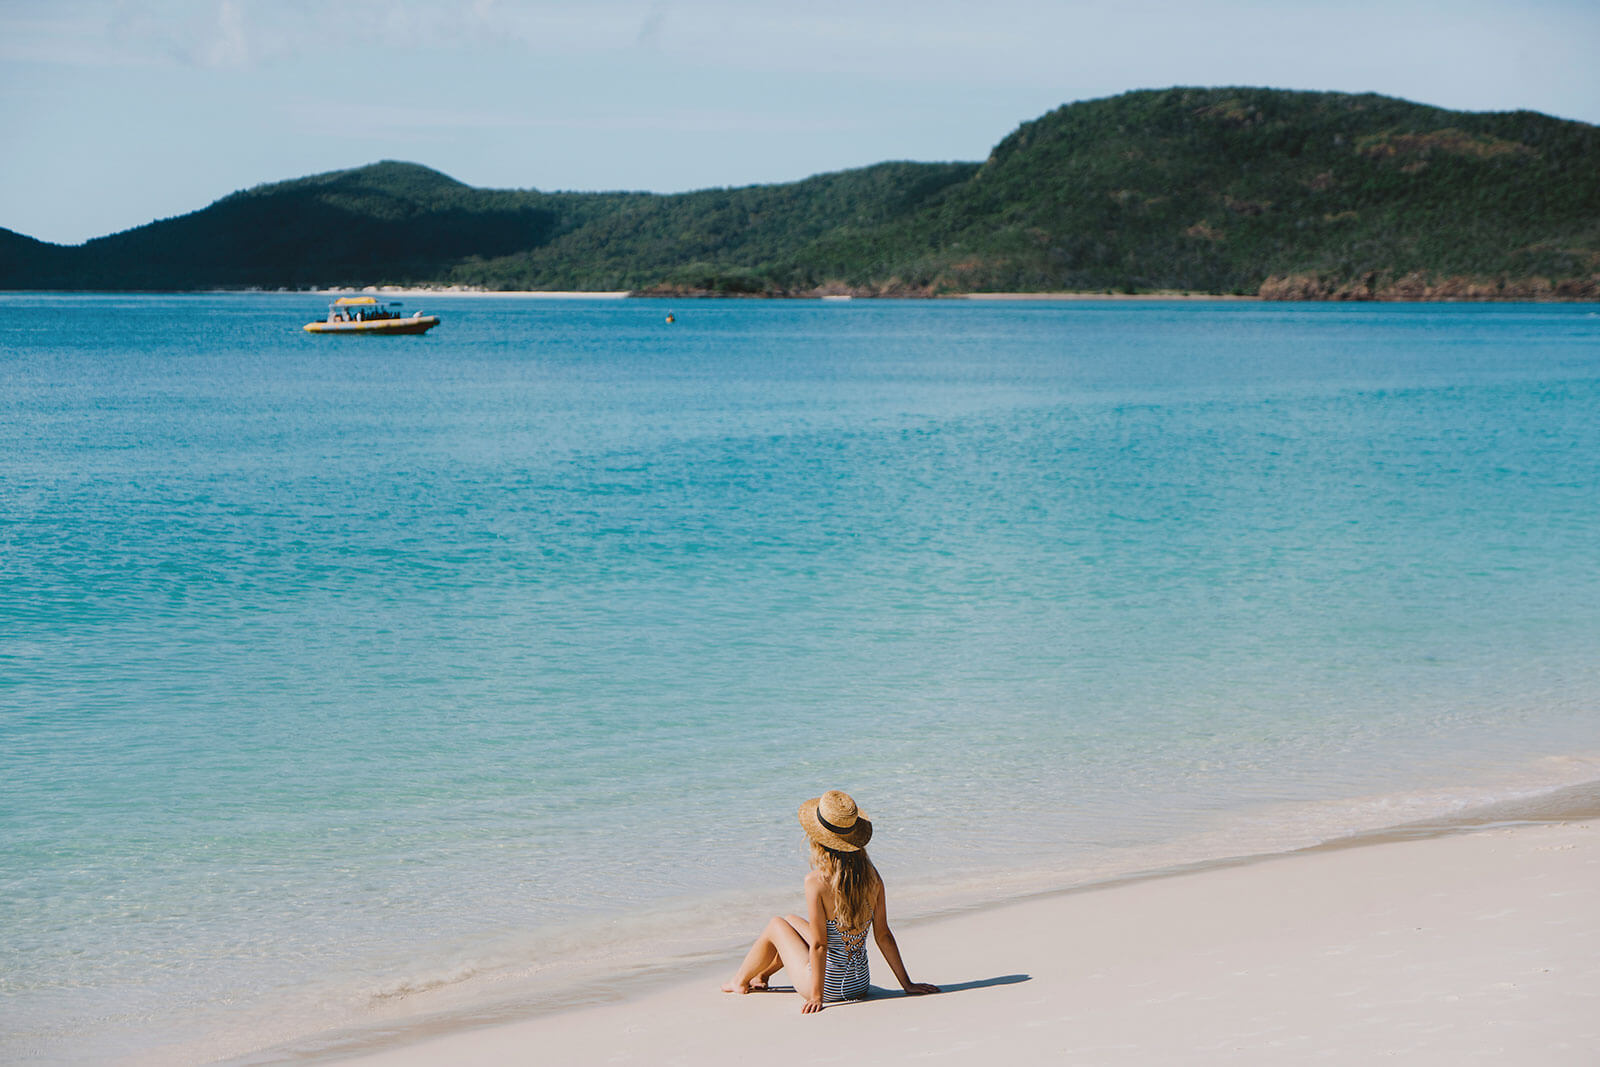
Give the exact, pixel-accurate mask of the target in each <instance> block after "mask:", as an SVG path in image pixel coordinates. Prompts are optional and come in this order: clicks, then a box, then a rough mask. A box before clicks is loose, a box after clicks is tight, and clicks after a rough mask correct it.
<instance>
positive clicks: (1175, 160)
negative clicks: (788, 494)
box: [0, 89, 1600, 299]
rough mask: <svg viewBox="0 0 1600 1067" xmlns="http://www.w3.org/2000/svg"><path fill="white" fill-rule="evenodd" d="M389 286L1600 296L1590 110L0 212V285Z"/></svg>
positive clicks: (371, 182) (1413, 109)
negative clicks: (63, 217)
mask: <svg viewBox="0 0 1600 1067" xmlns="http://www.w3.org/2000/svg"><path fill="white" fill-rule="evenodd" d="M374 284H406V285H468V286H477V287H483V288H489V289H632V290H648V291H659V292H675V293H677V292H683V293H688V292H707V293H721V294H768V295H804V294H810V293H817V292H855V293H860V294H905V295H936V294H940V293H946V292H984V291H1048V290H1079V291H1092V292H1100V291H1116V292H1135V291H1159V290H1174V291H1190V292H1213V293H1252V294H1253V293H1261V294H1262V295H1265V296H1276V297H1289V298H1297V297H1300V298H1327V297H1337V298H1359V299H1366V298H1427V297H1477V298H1528V297H1532V298H1547V297H1568V298H1585V299H1594V298H1597V297H1600V129H1597V128H1596V127H1593V126H1589V125H1585V124H1583V123H1577V122H1570V121H1565V120H1560V119H1554V118H1550V117H1548V116H1544V115H1539V114H1534V113H1531V112H1508V113H1487V114H1469V113H1464V112H1452V111H1445V110H1442V109H1439V108H1432V107H1426V106H1422V105H1418V104H1412V103H1407V102H1405V101H1401V100H1394V99H1390V98H1386V97H1381V96H1375V95H1349V94H1342V93H1304V92H1286V91H1280V90H1268V89H1171V90H1164V91H1141V92H1133V93H1127V94H1124V95H1122V96H1117V97H1112V98H1108V99H1104V100H1094V101H1088V102H1084V103H1078V104H1069V105H1067V106H1065V107H1062V108H1059V109H1057V110H1056V111H1053V112H1051V113H1050V114H1048V115H1045V116H1043V117H1041V118H1039V119H1036V120H1034V121H1032V122H1028V123H1025V124H1024V125H1023V126H1021V127H1020V128H1019V129H1017V130H1016V131H1015V132H1013V133H1012V134H1011V135H1010V136H1008V137H1006V138H1005V139H1004V140H1003V141H1001V142H1000V143H999V144H998V145H997V146H996V147H995V149H994V151H993V152H992V153H991V155H990V156H989V158H988V159H987V160H986V161H984V162H983V163H981V164H980V163H904V162H902V163H883V164H879V165H877V166H873V167H866V168H862V169H859V170H853V171H843V172H839V173H835V174H824V175H818V176H815V177H812V178H807V179H805V180H803V181H797V182H792V183H787V184H780V185H761V186H751V187H747V188H739V189H709V190H703V191H699V192H693V193H683V194H676V195H659V194H650V193H545V192H539V191H533V190H483V189H475V188H472V187H469V186H466V185H463V184H461V183H459V182H456V181H454V180H452V179H450V178H448V177H446V176H444V175H442V174H439V173H437V172H435V171H432V170H429V169H428V168H426V167H421V166H418V165H415V164H407V163H393V162H386V163H379V164H375V165H373V166H369V167H364V168H360V169H357V170H352V171H340V172H336V173H331V174H323V175H317V176H314V177H310V178H304V179H300V180H297V181H291V182H283V183H277V184H273V185H265V186H261V187H258V188H255V189H250V190H247V191H244V192H240V193H236V194H234V195H232V196H229V197H226V198H224V199H222V200H219V201H217V202H216V203H214V204H212V205H211V206H209V207H207V208H204V209H203V210H200V211H196V212H194V213H192V214H189V215H184V216H182V217H179V218H175V219H167V220H163V221H160V222H155V223H151V224H150V225H148V226H143V227H140V228H138V229H135V230H130V231H127V232H125V233H121V234H116V235H113V236H109V237H103V238H99V239H96V240H93V241H89V242H87V243H85V244H83V245H81V246H74V247H61V246H56V245H49V244H44V243H41V242H37V241H34V240H32V239H30V238H26V237H23V236H22V235H20V234H14V233H11V232H10V231H4V230H0V287H5V288H12V289H16V288H71V289H200V288H219V287H221V288H230V287H265V288H305V287H312V286H319V287H333V286H362V285H374Z"/></svg>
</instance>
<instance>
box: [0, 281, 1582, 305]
mask: <svg viewBox="0 0 1600 1067" xmlns="http://www.w3.org/2000/svg"><path fill="white" fill-rule="evenodd" d="M339 293H343V294H362V295H372V296H396V297H401V296H404V297H416V298H421V297H433V296H440V297H473V298H476V297H504V298H508V299H528V300H656V301H674V300H685V301H700V300H713V301H720V300H734V301H748V300H757V301H762V300H771V301H791V300H798V301H813V302H816V303H852V302H854V301H858V300H860V301H865V302H868V303H881V302H893V301H914V302H917V303H923V302H935V303H937V302H960V301H973V302H983V301H994V302H1001V303H1027V302H1041V303H1097V302H1107V303H1232V304H1237V303H1246V304H1319V305H1320V304H1354V305H1364V304H1414V305H1424V304H1452V305H1454V304H1475V305H1476V304H1483V305H1515V304H1539V305H1545V304H1556V305H1581V304H1597V303H1600V299H1597V298H1595V297H1589V296H1562V295H1555V294H1550V295H1538V296H1535V295H1526V294H1524V295H1513V296H1499V295H1493V296H1471V295H1460V294H1450V295H1438V296H1409V295H1387V294H1385V295H1379V296H1365V297H1352V296H1344V295H1338V294H1327V295H1322V296H1316V295H1299V296H1294V297H1276V296H1262V295H1260V294H1259V293H1197V292H1182V291H1177V290H1172V291H1165V290H1162V291H1156V292H1139V293H1106V292H1088V291H1052V292H1039V293H1026V292H1006V293H939V294H919V293H899V292H897V293H884V294H876V293H861V294H856V293H829V292H806V293H713V292H682V293H655V292H649V291H641V290H631V289H607V290H580V289H573V290H548V289H474V288H469V287H466V286H438V287H430V286H371V285H369V286H359V287H357V286H347V287H332V288H322V287H313V288H310V289H255V288H245V289H151V290H143V289H139V290H121V289H8V290H5V291H4V295H7V296H27V295H33V294H37V295H48V296H152V297H155V296H243V295H252V294H255V295H276V296H299V297H312V296H316V297H326V296H329V295H331V294H339Z"/></svg>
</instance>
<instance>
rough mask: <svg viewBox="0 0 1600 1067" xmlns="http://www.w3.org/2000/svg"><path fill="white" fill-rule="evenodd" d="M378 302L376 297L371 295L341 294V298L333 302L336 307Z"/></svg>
mask: <svg viewBox="0 0 1600 1067" xmlns="http://www.w3.org/2000/svg"><path fill="white" fill-rule="evenodd" d="M377 302H378V301H377V299H376V298H374V297H370V296H341V297H340V298H339V299H337V300H335V301H334V302H333V306H334V307H336V308H347V307H357V306H359V305H362V304H367V305H371V304H376V303H377Z"/></svg>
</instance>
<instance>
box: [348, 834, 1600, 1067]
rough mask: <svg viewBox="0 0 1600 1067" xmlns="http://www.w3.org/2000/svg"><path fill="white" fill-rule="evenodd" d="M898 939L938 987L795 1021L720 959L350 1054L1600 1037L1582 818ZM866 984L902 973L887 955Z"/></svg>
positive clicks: (1053, 1049) (1588, 851) (1360, 1047)
mask: <svg viewBox="0 0 1600 1067" xmlns="http://www.w3.org/2000/svg"><path fill="white" fill-rule="evenodd" d="M1579 814H1582V813H1579ZM892 888H893V886H892V883H891V889H892ZM892 903H893V898H892V897H891V904H892ZM897 933H898V934H899V941H900V945H901V948H902V950H903V952H904V954H905V957H906V961H907V963H908V964H909V966H910V969H911V973H912V976H913V978H915V979H918V980H921V981H930V982H935V983H938V984H939V985H941V986H943V987H944V990H945V992H944V993H942V994H941V995H938V996H928V997H905V996H903V995H901V994H900V993H899V992H898V990H896V991H894V992H892V993H888V992H886V993H884V994H883V995H880V996H876V997H874V998H872V999H869V1000H867V1001H864V1002H860V1003H854V1004H845V1005H837V1006H833V1007H830V1008H829V1009H828V1010H826V1011H824V1012H822V1013H821V1014H820V1015H815V1016H802V1015H801V1014H800V1013H799V1007H800V1001H799V999H798V998H797V997H795V996H794V995H793V994H792V993H787V992H785V993H779V992H772V993H764V994H752V995H749V996H742V997H741V996H732V995H727V994H723V993H720V992H718V991H717V986H718V984H719V983H720V982H721V980H722V979H723V978H724V977H726V974H725V973H724V972H731V971H732V969H733V967H734V965H735V963H736V960H735V959H733V958H731V957H730V958H729V959H728V960H726V961H725V962H724V963H722V964H719V965H718V967H717V968H716V969H715V970H704V971H701V972H698V973H694V974H690V975H685V976H683V977H682V979H681V980H679V981H678V982H677V983H676V984H674V985H671V986H669V987H666V988H660V989H657V990H655V991H653V992H644V993H642V994H639V995H635V996H631V997H626V998H625V999H619V1000H618V1001H617V1002H614V1003H607V1004H603V1005H599V1006H593V1007H586V1008H578V1009H572V1010H566V1011H560V1012H554V1013H550V1014H544V1015H537V1016H532V1017H529V1018H526V1019H524V1020H521V1021H518V1022H514V1023H509V1024H502V1025H498V1026H494V1027H488V1028H484V1029H479V1030H472V1031H466V1032H458V1033H452V1034H448V1035H442V1036H441V1035H433V1036H429V1035H428V1034H425V1033H416V1032H411V1033H403V1034H395V1035H388V1037H386V1038H385V1039H384V1041H383V1042H382V1044H381V1045H379V1046H369V1047H368V1049H367V1050H365V1051H364V1052H361V1053H360V1054H359V1055H351V1056H347V1057H346V1058H347V1059H349V1060H350V1061H351V1062H357V1063H363V1064H369V1065H372V1067H421V1065H424V1064H428V1065H431V1064H441V1063H449V1064H483V1065H488V1064H496V1065H499V1064H519V1063H527V1064H535V1063H539V1064H543V1063H570V1064H600V1063H639V1064H646V1063H649V1064H655V1063H685V1064H693V1065H696V1067H724V1065H725V1067H733V1065H735V1064H737V1065H741V1067H742V1065H744V1064H749V1063H758V1062H759V1063H769V1064H778V1065H785V1064H796V1065H798V1064H813V1063H834V1062H841V1063H913V1062H917V1063H922V1062H928V1061H933V1062H946V1063H963V1064H965V1063H1073V1064H1095V1065H1103V1064H1112V1065H1117V1064H1128V1065H1134V1064H1138V1065H1148V1064H1241V1063H1242V1064H1263V1065H1266V1064H1271V1065H1273V1067H1280V1065H1282V1064H1295V1063H1309V1062H1327V1063H1338V1064H1357V1063H1373V1062H1380V1061H1389V1062H1400V1063H1405V1064H1408V1065H1417V1064H1425V1065H1441V1067H1442V1065H1446V1064H1448V1065H1451V1067H1456V1065H1458V1064H1461V1063H1464V1062H1487V1063H1505V1064H1530V1065H1539V1067H1552V1065H1568V1064H1570V1065H1572V1067H1579V1065H1582V1067H1592V1065H1593V1064H1594V1063H1595V1062H1596V1061H1595V1050H1596V1049H1600V823H1596V822H1593V821H1578V820H1576V819H1574V821H1567V822H1546V823H1514V824H1491V825H1488V826H1484V827H1480V828H1477V829H1473V830H1470V831H1468V832H1458V833H1451V834H1446V835H1444V836H1429V837H1414V836H1410V835H1409V834H1407V833H1404V832H1402V833H1395V834H1391V835H1388V837H1386V838H1384V837H1380V838H1377V839H1372V840H1370V841H1368V842H1366V843H1364V844H1362V845H1361V846H1360V847H1340V848H1321V849H1315V850H1308V851H1304V852H1298V853H1292V854H1289V855H1286V856H1282V857H1278V858H1274V859H1267V860H1261V861H1254V862H1247V863H1241V864H1237V865H1232V866H1228V865H1224V866H1221V867H1214V868H1211V869H1206V870H1199V871H1194V872H1190V873H1183V874H1175V875H1170V876H1165V877H1153V878H1147V879H1143V880H1134V881H1128V882H1122V883H1118V884H1114V885H1110V886H1107V887H1102V888H1098V889H1089V890H1082V891H1074V892H1068V893H1063V894H1058V895H1052V896H1047V897H1039V898H1034V899H1031V900H1026V901H1023V902H1020V903H1015V904H1011V905H1006V906H1000V907H993V908H989V909H986V910H977V911H972V912H967V913H963V914H958V915H955V916H950V917H945V918H939V919H934V920H929V921H926V922H922V923H907V924H899V925H898V927H897ZM873 976H874V979H875V982H876V983H878V984H880V985H881V984H882V983H883V982H884V981H888V982H889V983H890V985H893V980H892V978H891V976H890V973H889V971H888V969H887V968H886V967H885V966H884V965H883V963H882V961H881V960H879V959H877V958H874V960H873ZM783 980H784V976H783V975H782V974H781V973H780V974H779V975H778V978H777V979H776V981H780V982H781V981H783ZM621 996H622V994H619V997H621Z"/></svg>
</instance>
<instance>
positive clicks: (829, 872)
mask: <svg viewBox="0 0 1600 1067" xmlns="http://www.w3.org/2000/svg"><path fill="white" fill-rule="evenodd" d="M811 866H813V867H815V868H816V869H817V873H819V874H821V875H822V877H823V879H824V880H825V881H826V882H827V883H828V885H829V886H830V887H831V888H832V889H833V902H834V903H833V907H834V912H835V914H834V918H835V919H836V920H838V925H839V926H840V928H841V929H844V930H849V931H852V932H854V931H856V930H860V929H861V928H863V927H864V926H866V925H867V924H868V923H870V922H871V921H872V905H873V902H874V898H876V896H877V895H878V869H877V868H876V867H874V866H873V865H872V861H871V860H869V859H868V858H867V850H866V849H864V848H863V849H857V850H856V851H855V852H835V851H834V850H833V849H831V848H828V847H827V846H825V845H819V844H817V843H816V842H815V841H812V842H811Z"/></svg>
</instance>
